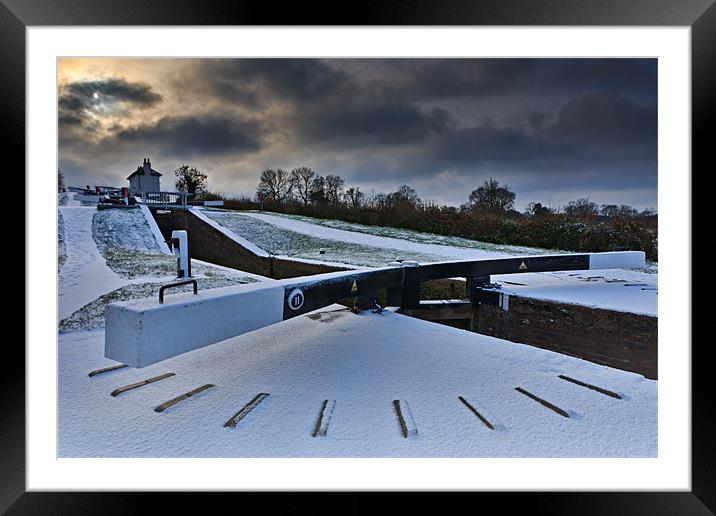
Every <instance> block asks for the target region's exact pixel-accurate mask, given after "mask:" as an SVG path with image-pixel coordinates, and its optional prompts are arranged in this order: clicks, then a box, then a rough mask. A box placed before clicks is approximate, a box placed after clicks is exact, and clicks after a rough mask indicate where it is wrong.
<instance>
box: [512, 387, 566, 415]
mask: <svg viewBox="0 0 716 516" xmlns="http://www.w3.org/2000/svg"><path fill="white" fill-rule="evenodd" d="M515 390H516V391H518V392H521V393H522V394H524V395H525V396H527V397H529V398H532V399H533V400H535V401H536V402H538V403H541V404H542V405H544V406H545V407H547V408H548V409H550V410H554V411H555V412H556V413H557V414H559V415H560V416H564V417H569V414H567V412H566V411H564V410H562V409H561V408H559V407H558V406H556V405H552V404H551V403H550V402H549V401H547V400H543V399H542V398H540V397H538V396H535V395H534V394H532V393H531V392H529V391H526V390H524V389H523V388H522V387H515Z"/></svg>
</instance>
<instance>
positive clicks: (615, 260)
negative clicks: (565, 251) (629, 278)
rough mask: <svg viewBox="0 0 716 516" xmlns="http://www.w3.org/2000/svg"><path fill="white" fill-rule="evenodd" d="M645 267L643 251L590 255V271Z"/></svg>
mask: <svg viewBox="0 0 716 516" xmlns="http://www.w3.org/2000/svg"><path fill="white" fill-rule="evenodd" d="M645 265H646V253H644V251H615V252H611V253H590V255H589V268H590V269H643V268H644V266H645Z"/></svg>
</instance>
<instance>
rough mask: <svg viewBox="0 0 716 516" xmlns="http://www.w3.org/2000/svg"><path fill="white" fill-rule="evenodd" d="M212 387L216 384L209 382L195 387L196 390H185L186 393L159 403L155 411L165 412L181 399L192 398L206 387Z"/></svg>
mask: <svg viewBox="0 0 716 516" xmlns="http://www.w3.org/2000/svg"><path fill="white" fill-rule="evenodd" d="M212 387H214V384H212V383H207V384H206V385H202V386H201V387H197V388H196V389H194V390H192V391H189V392H185V393H184V394H182V395H181V396H177V397H176V398H174V399H171V400H169V401H166V402H164V403H162V404H161V405H159V406H158V407H157V408H155V409H154V412H163V411H165V410H166V409H168V408H169V407H171V406H173V405H176V404H177V403H179V402H180V401H183V400H185V399H187V398H191V397H192V396H194V395H195V394H199V393H200V392H203V391H205V390H206V389H210V388H212Z"/></svg>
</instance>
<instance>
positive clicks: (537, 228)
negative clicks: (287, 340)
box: [203, 167, 658, 260]
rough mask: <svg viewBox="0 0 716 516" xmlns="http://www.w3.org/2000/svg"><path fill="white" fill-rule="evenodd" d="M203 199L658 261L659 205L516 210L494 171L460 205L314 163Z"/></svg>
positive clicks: (577, 203) (582, 202)
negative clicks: (349, 181) (362, 183)
mask: <svg viewBox="0 0 716 516" xmlns="http://www.w3.org/2000/svg"><path fill="white" fill-rule="evenodd" d="M203 198H206V199H209V198H211V199H224V205H225V207H227V208H230V209H264V210H268V211H274V212H281V213H289V214H297V215H304V216H309V217H317V218H324V219H326V218H332V219H339V220H344V221H347V222H356V223H360V224H367V225H378V226H391V227H397V228H405V229H413V230H417V231H423V232H429V233H436V234H439V235H451V236H459V237H464V238H469V239H474V240H480V241H484V242H492V243H497V244H509V245H525V246H534V247H543V248H548V249H562V250H568V251H577V252H602V251H617V250H641V251H645V252H646V255H647V258H648V259H650V260H657V225H658V217H657V213H656V211H654V210H642V211H639V210H637V209H635V208H633V207H631V206H626V205H621V206H618V205H613V204H603V205H598V204H596V203H594V202H592V201H590V200H589V199H586V198H582V199H577V200H574V201H571V202H569V203H567V204H566V205H564V206H563V207H556V208H555V207H551V206H550V207H548V206H545V205H543V204H542V203H540V202H530V203H529V204H527V206H526V209H525V210H524V212H519V211H517V210H515V209H514V203H515V199H516V195H515V193H514V192H513V191H511V190H510V188H509V187H508V186H507V185H502V184H500V182H499V181H498V180H497V179H495V178H492V177H490V178H489V179H487V180H486V181H484V183H483V184H482V185H480V186H478V187H477V188H475V189H474V190H473V191H472V192H470V194H469V196H468V199H467V201H466V202H465V204H463V205H461V206H448V205H438V204H436V203H435V202H432V201H429V200H422V199H421V198H420V197H419V196H418V194H417V192H416V191H415V189H413V188H412V187H410V186H409V185H401V186H400V187H398V188H397V190H396V191H394V192H390V193H370V194H367V193H365V192H363V191H361V189H360V188H359V187H357V186H349V187H346V183H345V180H344V179H343V178H341V177H340V176H338V175H334V174H328V175H325V176H322V175H320V174H318V173H317V172H316V171H315V170H313V169H311V168H309V167H298V168H294V169H293V170H291V171H288V170H285V169H281V168H278V169H265V170H263V171H262V172H261V174H260V176H259V182H258V187H257V190H256V195H255V196H254V197H253V198H250V197H234V198H225V197H224V196H222V195H219V194H212V193H209V192H205V193H204V194H203Z"/></svg>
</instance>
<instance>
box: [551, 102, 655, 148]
mask: <svg viewBox="0 0 716 516" xmlns="http://www.w3.org/2000/svg"><path fill="white" fill-rule="evenodd" d="M549 134H550V136H551V137H552V138H554V139H555V140H558V141H563V142H569V143H572V144H583V145H591V146H602V145H603V146H605V150H609V148H610V147H638V146H641V145H643V144H655V143H656V139H657V112H656V104H653V103H650V104H647V105H641V104H638V103H636V102H634V101H632V100H630V99H628V98H626V97H623V96H621V95H617V94H612V93H603V92H600V93H591V94H589V95H585V96H583V97H580V98H578V99H575V100H573V101H570V102H568V103H567V104H565V105H564V106H563V107H562V109H560V110H559V113H558V115H557V123H556V124H555V125H554V126H553V127H551V128H550V129H549Z"/></svg>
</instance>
